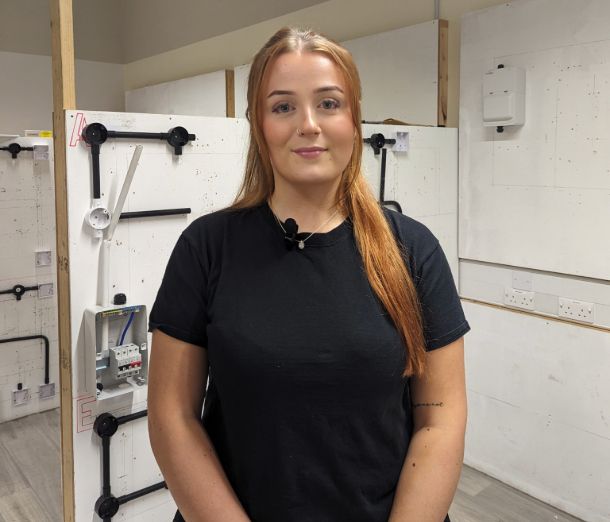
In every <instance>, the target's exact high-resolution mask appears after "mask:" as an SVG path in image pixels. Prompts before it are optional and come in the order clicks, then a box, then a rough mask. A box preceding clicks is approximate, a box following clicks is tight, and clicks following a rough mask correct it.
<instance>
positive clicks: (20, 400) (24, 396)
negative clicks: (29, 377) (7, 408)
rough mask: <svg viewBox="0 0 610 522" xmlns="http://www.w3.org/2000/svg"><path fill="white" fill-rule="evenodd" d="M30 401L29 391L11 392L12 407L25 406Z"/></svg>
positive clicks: (25, 389)
mask: <svg viewBox="0 0 610 522" xmlns="http://www.w3.org/2000/svg"><path fill="white" fill-rule="evenodd" d="M29 400H30V389H29V388H21V390H13V406H19V405H21V404H25V403H26V402H28V401H29Z"/></svg>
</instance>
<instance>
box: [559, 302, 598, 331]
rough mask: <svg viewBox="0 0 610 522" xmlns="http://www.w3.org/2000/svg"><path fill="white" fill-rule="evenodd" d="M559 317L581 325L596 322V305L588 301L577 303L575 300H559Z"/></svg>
mask: <svg viewBox="0 0 610 522" xmlns="http://www.w3.org/2000/svg"><path fill="white" fill-rule="evenodd" d="M558 310H559V312H558V315H559V317H565V318H566V319H572V321H579V322H581V323H590V324H591V323H593V322H595V319H594V315H595V305H594V304H593V303H587V302H586V301H576V300H574V299H566V298H565V297H560V298H559V309H558Z"/></svg>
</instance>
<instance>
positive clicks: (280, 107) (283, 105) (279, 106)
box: [272, 103, 290, 112]
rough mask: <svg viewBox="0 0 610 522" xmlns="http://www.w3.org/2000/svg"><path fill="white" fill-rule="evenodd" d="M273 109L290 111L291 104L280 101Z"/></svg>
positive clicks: (274, 110)
mask: <svg viewBox="0 0 610 522" xmlns="http://www.w3.org/2000/svg"><path fill="white" fill-rule="evenodd" d="M272 111H273V112H288V111H290V105H288V104H287V103H278V104H277V105H276V106H275V107H273V109H272Z"/></svg>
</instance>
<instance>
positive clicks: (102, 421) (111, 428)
mask: <svg viewBox="0 0 610 522" xmlns="http://www.w3.org/2000/svg"><path fill="white" fill-rule="evenodd" d="M147 415H148V410H143V411H139V412H137V413H132V414H131V415H125V416H123V417H115V416H114V415H112V414H111V413H102V414H101V415H98V417H97V418H96V419H95V422H94V423H93V429H94V431H95V432H96V433H97V434H98V435H99V436H100V437H101V439H102V496H100V497H99V498H98V499H97V501H96V502H95V512H96V513H97V515H98V516H99V517H100V518H101V519H102V520H103V521H104V522H112V517H113V516H114V515H116V514H117V512H118V511H119V507H120V506H121V504H125V503H126V502H129V501H130V500H135V499H137V498H140V497H142V496H144V495H147V494H148V493H152V492H153V491H157V490H159V489H163V488H167V485H166V484H165V482H159V483H158V484H153V485H152V486H148V487H146V488H143V489H139V490H138V491H134V492H133V493H128V494H127V495H123V496H121V497H118V498H117V497H114V496H113V495H112V493H111V489H110V439H111V437H112V436H113V435H114V434H115V433H116V431H117V429H118V428H119V426H120V425H121V424H125V423H126V422H130V421H133V420H136V419H141V418H142V417H146V416H147Z"/></svg>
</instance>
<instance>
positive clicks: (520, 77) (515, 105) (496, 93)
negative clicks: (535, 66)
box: [483, 67, 525, 127]
mask: <svg viewBox="0 0 610 522" xmlns="http://www.w3.org/2000/svg"><path fill="white" fill-rule="evenodd" d="M524 123H525V70H523V69H520V68H518V67H503V68H499V69H492V70H491V71H488V72H487V73H485V76H484V77H483V125H484V126H485V127H497V126H502V127H504V126H508V125H523V124H524Z"/></svg>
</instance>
